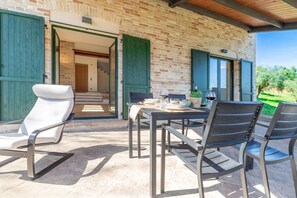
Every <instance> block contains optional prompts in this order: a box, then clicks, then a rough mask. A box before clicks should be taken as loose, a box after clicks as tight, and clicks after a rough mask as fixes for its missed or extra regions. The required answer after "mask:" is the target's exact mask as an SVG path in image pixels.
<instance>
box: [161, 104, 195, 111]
mask: <svg viewBox="0 0 297 198" xmlns="http://www.w3.org/2000/svg"><path fill="white" fill-rule="evenodd" d="M166 109H168V110H185V109H190V107H186V106H184V105H181V104H168V105H167V106H166Z"/></svg>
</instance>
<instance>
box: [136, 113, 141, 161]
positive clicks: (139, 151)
mask: <svg viewBox="0 0 297 198" xmlns="http://www.w3.org/2000/svg"><path fill="white" fill-rule="evenodd" d="M137 155H138V158H140V157H141V136H140V115H137Z"/></svg>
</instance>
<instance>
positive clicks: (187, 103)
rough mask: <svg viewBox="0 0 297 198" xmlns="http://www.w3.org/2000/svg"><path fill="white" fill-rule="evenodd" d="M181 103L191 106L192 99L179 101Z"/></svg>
mask: <svg viewBox="0 0 297 198" xmlns="http://www.w3.org/2000/svg"><path fill="white" fill-rule="evenodd" d="M179 104H180V105H183V106H184V107H189V106H191V102H190V101H187V100H182V101H179Z"/></svg>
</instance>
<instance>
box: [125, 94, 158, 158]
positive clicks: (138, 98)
mask: <svg viewBox="0 0 297 198" xmlns="http://www.w3.org/2000/svg"><path fill="white" fill-rule="evenodd" d="M147 98H153V94H152V93H141V92H130V93H129V102H130V103H138V102H143V101H144V99H147ZM137 120H138V121H137V127H138V128H139V129H138V130H137V153H138V158H140V157H141V135H140V128H141V126H146V127H149V126H150V122H149V120H148V119H137Z"/></svg>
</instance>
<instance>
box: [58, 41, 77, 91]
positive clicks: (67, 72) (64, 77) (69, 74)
mask: <svg viewBox="0 0 297 198" xmlns="http://www.w3.org/2000/svg"><path fill="white" fill-rule="evenodd" d="M73 48H74V43H71V42H67V41H61V42H60V84H61V85H71V86H72V88H73V89H75V58H74V57H75V56H74V51H73Z"/></svg>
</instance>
